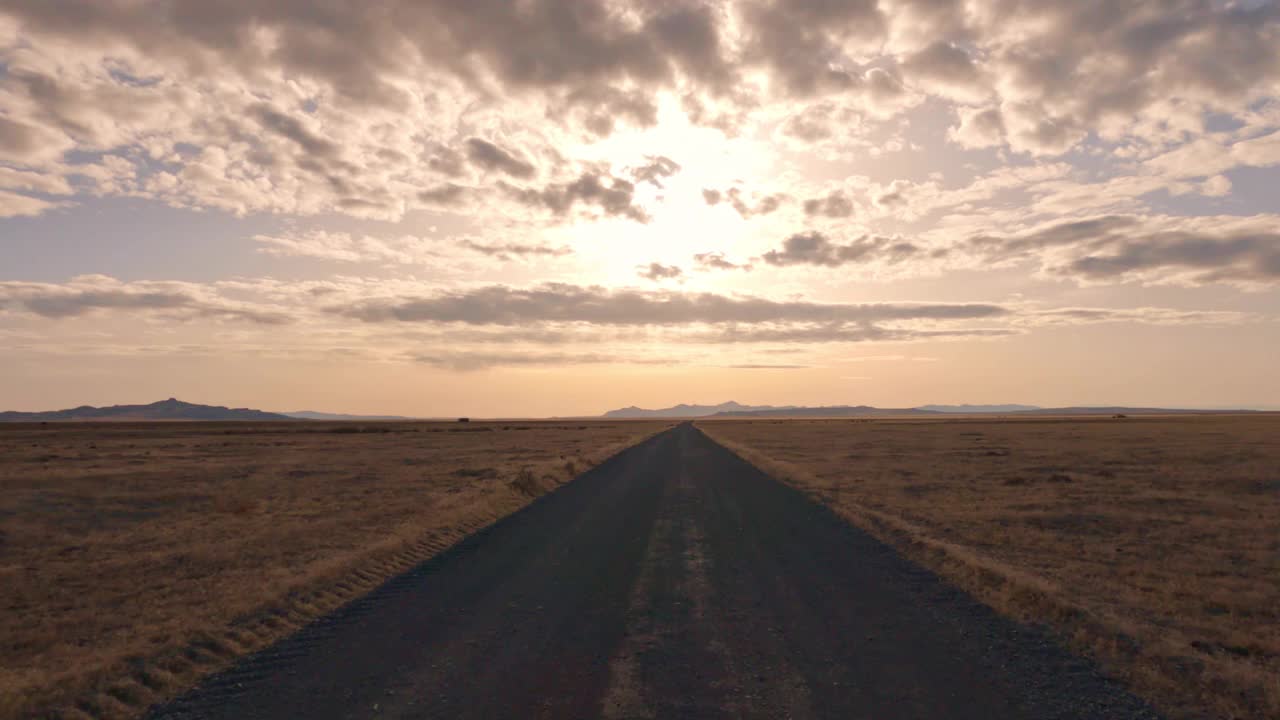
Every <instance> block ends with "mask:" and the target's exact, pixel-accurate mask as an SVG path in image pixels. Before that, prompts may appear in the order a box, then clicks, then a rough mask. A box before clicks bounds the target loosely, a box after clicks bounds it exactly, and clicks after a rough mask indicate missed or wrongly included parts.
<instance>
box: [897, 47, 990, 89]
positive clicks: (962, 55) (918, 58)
mask: <svg viewBox="0 0 1280 720" xmlns="http://www.w3.org/2000/svg"><path fill="white" fill-rule="evenodd" d="M902 68H903V70H904V71H905V72H906V74H907V76H908V77H909V78H910V79H913V80H923V81H925V83H926V84H930V85H932V86H934V87H936V88H939V89H941V90H943V91H944V92H946V91H951V92H959V93H961V94H962V95H980V94H983V92H984V91H985V88H984V87H983V85H984V82H983V78H982V74H981V73H980V72H979V70H978V66H977V65H976V64H974V62H973V58H972V57H970V55H969V53H967V52H965V51H964V50H962V49H961V48H959V47H956V46H955V45H954V44H952V43H950V42H946V41H943V40H939V41H937V42H934V43H932V44H931V45H929V46H928V47H926V48H924V49H923V50H921V51H919V52H917V53H914V54H913V55H911V56H910V57H908V58H907V59H906V60H905V61H904V62H903V63H902Z"/></svg>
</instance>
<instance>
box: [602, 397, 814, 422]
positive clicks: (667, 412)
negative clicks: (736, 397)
mask: <svg viewBox="0 0 1280 720" xmlns="http://www.w3.org/2000/svg"><path fill="white" fill-rule="evenodd" d="M794 408H795V406H794V405H742V404H740V403H736V402H733V401H732V400H730V401H729V402H726V403H720V404H719V405H676V406H674V407H669V408H661V409H658V410H646V409H644V408H638V407H635V406H634V405H633V406H631V407H625V408H621V409H619V410H610V411H609V412H607V413H605V414H604V415H602V416H601V417H606V418H651V417H664V418H680V417H706V416H708V415H716V414H718V413H741V412H769V411H773V410H792V409H794Z"/></svg>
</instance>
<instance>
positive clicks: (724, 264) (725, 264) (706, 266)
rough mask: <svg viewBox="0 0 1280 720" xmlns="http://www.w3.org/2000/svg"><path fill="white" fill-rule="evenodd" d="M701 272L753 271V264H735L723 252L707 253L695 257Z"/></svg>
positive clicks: (694, 259)
mask: <svg viewBox="0 0 1280 720" xmlns="http://www.w3.org/2000/svg"><path fill="white" fill-rule="evenodd" d="M693 261H694V262H695V263H697V265H698V269H699V270H746V271H748V272H750V271H751V268H752V266H751V263H735V262H730V261H729V260H728V259H726V258H725V255H724V253H722V252H705V253H698V254H696V255H694V256H693Z"/></svg>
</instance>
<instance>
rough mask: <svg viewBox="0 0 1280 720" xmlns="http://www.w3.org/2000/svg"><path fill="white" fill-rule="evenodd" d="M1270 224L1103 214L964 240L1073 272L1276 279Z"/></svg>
mask: <svg viewBox="0 0 1280 720" xmlns="http://www.w3.org/2000/svg"><path fill="white" fill-rule="evenodd" d="M1209 220H1212V219H1209ZM1275 227H1276V226H1275V224H1274V222H1273V221H1271V220H1269V219H1268V218H1265V217H1263V218H1257V219H1251V220H1248V221H1241V219H1239V218H1232V219H1229V220H1226V221H1221V220H1219V221H1216V222H1206V221H1204V220H1199V219H1197V218H1178V219H1169V218H1163V219H1160V221H1153V220H1152V219H1149V218H1139V217H1134V216H1125V215H1108V216H1103V217H1097V218H1089V219H1085V220H1075V221H1071V222H1065V223H1056V224H1051V225H1047V226H1044V227H1041V228H1038V229H1035V230H1032V231H1030V232H1027V233H1023V234H1021V235H1012V236H993V235H980V236H975V237H971V238H969V239H968V240H967V241H966V242H965V244H964V247H965V248H966V249H967V250H968V251H969V252H971V253H976V254H977V255H978V256H979V257H982V258H985V259H988V260H991V261H996V262H1000V261H1007V260H1016V259H1025V258H1035V259H1037V260H1039V261H1040V263H1041V264H1042V266H1043V267H1044V269H1045V270H1046V271H1047V272H1049V273H1051V274H1054V275H1060V276H1064V277H1071V278H1075V279H1079V280H1088V281H1123V280H1127V279H1137V280H1143V281H1147V282H1172V281H1180V282H1189V283H1194V284H1205V283H1245V284H1268V285H1274V284H1275V283H1277V282H1280V230H1276V229H1275Z"/></svg>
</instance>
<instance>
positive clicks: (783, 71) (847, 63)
mask: <svg viewBox="0 0 1280 720" xmlns="http://www.w3.org/2000/svg"><path fill="white" fill-rule="evenodd" d="M740 7H741V16H742V21H743V29H744V31H745V32H746V35H747V38H746V48H745V59H746V61H747V62H748V63H752V64H760V65H764V66H766V67H768V68H769V69H770V70H771V71H772V74H773V76H774V77H775V78H776V79H777V81H778V83H779V84H780V85H781V89H782V90H783V91H784V92H785V93H786V94H789V95H792V96H808V95H814V94H816V93H819V92H824V91H825V92H831V91H836V92H840V91H847V90H850V89H853V88H854V87H856V86H858V85H859V84H861V83H862V82H863V80H862V77H861V75H860V73H859V70H860V69H859V68H858V67H857V64H856V63H855V62H854V61H853V60H852V59H851V58H849V57H847V56H846V54H845V48H846V47H848V46H849V45H851V44H857V43H859V42H861V43H864V44H866V45H867V46H871V45H874V44H876V43H877V42H878V41H879V40H880V39H881V37H882V36H883V33H884V31H885V28H886V25H885V19H884V16H883V15H882V14H881V13H880V10H879V8H878V6H877V3H876V0H851V1H850V2H830V1H829V0H777V1H775V2H745V3H742V4H741V6H740Z"/></svg>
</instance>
